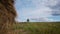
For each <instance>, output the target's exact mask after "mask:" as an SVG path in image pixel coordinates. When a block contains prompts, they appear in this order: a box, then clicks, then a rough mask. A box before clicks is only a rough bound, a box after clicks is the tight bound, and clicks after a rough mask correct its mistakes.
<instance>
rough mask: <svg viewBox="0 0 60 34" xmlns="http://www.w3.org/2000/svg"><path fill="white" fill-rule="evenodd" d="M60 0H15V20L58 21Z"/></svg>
mask: <svg viewBox="0 0 60 34" xmlns="http://www.w3.org/2000/svg"><path fill="white" fill-rule="evenodd" d="M59 2H60V0H16V3H15V7H16V11H17V17H16V21H19V22H25V21H26V19H30V21H31V22H51V21H60V4H59Z"/></svg>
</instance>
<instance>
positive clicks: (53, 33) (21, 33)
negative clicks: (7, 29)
mask: <svg viewBox="0 0 60 34" xmlns="http://www.w3.org/2000/svg"><path fill="white" fill-rule="evenodd" d="M13 30H14V31H15V32H16V34H60V23H58V22H57V23H56V22H55V23H52V22H51V23H49V22H45V23H43V22H35V23H34V22H31V23H30V22H29V23H28V22H23V23H16V24H14V25H13Z"/></svg>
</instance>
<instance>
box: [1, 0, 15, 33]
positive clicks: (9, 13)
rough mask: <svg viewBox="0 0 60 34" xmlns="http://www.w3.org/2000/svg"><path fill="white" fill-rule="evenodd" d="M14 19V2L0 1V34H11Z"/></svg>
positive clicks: (8, 0)
mask: <svg viewBox="0 0 60 34" xmlns="http://www.w3.org/2000/svg"><path fill="white" fill-rule="evenodd" d="M15 17H16V11H15V8H14V0H0V34H11V33H10V32H11V31H12V28H11V27H12V25H13V23H14V22H15Z"/></svg>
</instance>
